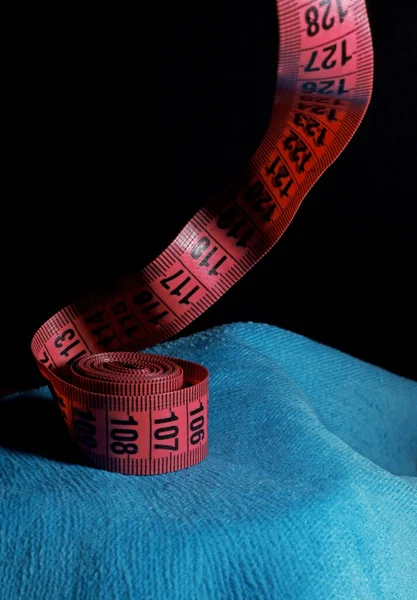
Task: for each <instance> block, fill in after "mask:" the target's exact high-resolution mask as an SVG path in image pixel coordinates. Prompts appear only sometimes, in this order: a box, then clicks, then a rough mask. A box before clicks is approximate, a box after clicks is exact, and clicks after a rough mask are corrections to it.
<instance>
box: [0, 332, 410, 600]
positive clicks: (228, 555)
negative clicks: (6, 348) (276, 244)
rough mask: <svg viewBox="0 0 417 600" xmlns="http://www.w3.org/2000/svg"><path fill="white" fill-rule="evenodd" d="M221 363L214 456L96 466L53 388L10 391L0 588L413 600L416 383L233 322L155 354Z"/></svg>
mask: <svg viewBox="0 0 417 600" xmlns="http://www.w3.org/2000/svg"><path fill="white" fill-rule="evenodd" d="M151 351H152V352H158V353H163V354H167V355H170V356H177V357H181V358H185V359H189V360H193V361H196V362H200V363H201V364H203V365H205V366H206V367H207V368H208V369H209V370H210V376H211V385H210V391H211V397H210V410H209V415H210V426H209V427H210V429H209V434H210V452H209V457H208V458H207V459H206V460H205V461H204V462H202V463H201V464H199V465H197V466H195V467H193V468H191V469H188V470H184V471H180V472H177V473H171V474H168V475H159V476H155V477H127V476H124V475H118V474H113V473H107V472H105V471H99V470H96V469H93V468H91V467H89V466H87V465H85V464H84V463H83V461H82V458H81V455H80V453H79V452H78V450H77V449H76V448H75V447H74V446H73V445H72V444H71V442H70V441H69V439H68V437H67V435H66V432H65V430H64V426H63V424H62V422H61V418H60V416H59V414H58V411H57V408H56V406H55V404H54V402H53V401H52V400H51V397H50V395H49V391H48V390H47V388H42V389H40V390H34V391H32V392H27V393H24V394H20V395H15V396H11V397H8V398H5V399H3V400H2V401H0V445H1V447H0V515H1V520H0V598H1V599H3V598H4V599H7V600H15V599H16V600H26V599H30V600H32V599H33V600H37V599H38V598H39V600H48V599H54V600H61V599H63V600H66V599H67V598H68V599H70V598H71V599H76V600H78V599H80V600H90V599H94V600H95V599H98V598H100V599H105V600H107V599H110V600H111V599H119V598H120V599H135V600H136V599H139V598H140V599H149V600H159V599H160V598H161V599H162V598H164V600H167V599H179V600H188V599H190V600H195V599H206V598H207V599H213V600H218V599H221V600H222V599H226V600H229V599H234V598H238V599H240V598H242V599H281V598H291V599H292V598H299V599H306V600H310V599H311V600H314V599H320V600H322V599H327V598H329V599H330V598H332V599H336V598H340V599H343V600H350V599H352V600H353V599H360V600H362V599H368V598H369V599H375V600H381V599H389V600H392V599H397V598H398V599H405V600H416V598H417V383H416V382H412V381H409V380H406V379H403V378H401V377H398V376H395V375H392V374H390V373H388V372H386V371H383V370H381V369H379V368H377V367H374V366H371V365H368V364H366V363H364V362H361V361H359V360H357V359H354V358H352V357H350V356H347V355H345V354H342V353H340V352H338V351H336V350H333V349H330V348H327V347H325V346H322V345H320V344H317V343H315V342H312V341H310V340H307V339H305V338H303V337H301V336H298V335H295V334H293V333H289V332H286V331H283V330H280V329H277V328H275V327H271V326H268V325H261V324H253V323H247V324H239V323H238V324H234V325H228V326H223V327H219V328H216V329H213V330H210V331H206V332H203V333H200V334H196V335H194V336H191V337H188V338H187V337H186V338H181V339H179V340H176V341H174V342H168V343H166V344H162V345H160V346H158V347H156V348H153V349H152V350H151Z"/></svg>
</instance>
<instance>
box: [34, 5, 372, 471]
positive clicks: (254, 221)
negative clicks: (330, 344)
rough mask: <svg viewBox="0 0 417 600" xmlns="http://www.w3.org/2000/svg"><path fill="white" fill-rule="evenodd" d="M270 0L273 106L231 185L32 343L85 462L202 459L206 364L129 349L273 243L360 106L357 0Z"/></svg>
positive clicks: (365, 61) (137, 466) (114, 467)
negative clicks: (274, 30)
mask: <svg viewBox="0 0 417 600" xmlns="http://www.w3.org/2000/svg"><path fill="white" fill-rule="evenodd" d="M277 8H278V21H279V39H280V45H279V65H278V76H277V90H276V97H275V103H274V107H273V111H272V115H271V120H270V124H269V127H268V129H267V131H266V133H265V136H264V138H263V140H262V142H261V144H260V146H259V148H258V149H257V151H256V152H255V154H254V156H253V157H252V159H251V160H250V162H249V165H248V166H247V169H246V172H245V177H244V180H243V181H242V182H241V186H240V188H239V189H237V190H235V193H233V194H232V195H231V194H230V193H229V192H225V194H224V196H223V197H222V198H221V199H219V198H217V199H216V200H213V201H212V202H211V203H209V204H208V205H207V206H204V207H203V208H202V209H201V210H199V211H198V212H197V213H196V214H195V215H194V217H193V218H192V219H191V220H190V221H189V223H187V224H186V225H185V227H184V229H183V230H182V231H181V232H180V233H179V234H178V236H177V237H176V238H175V240H174V241H173V242H172V243H171V244H170V246H169V247H168V248H167V249H166V250H165V251H164V252H163V253H162V254H161V255H160V256H158V258H156V259H155V260H154V261H153V262H151V263H150V264H149V265H148V266H147V267H145V268H144V269H143V270H141V271H140V272H139V273H138V274H137V275H135V276H132V277H129V278H128V279H126V280H124V281H123V282H122V283H121V284H120V285H119V286H118V287H117V288H115V289H114V290H113V291H112V292H109V291H106V292H102V293H98V294H96V295H94V296H89V297H87V298H85V299H83V300H81V301H79V302H76V303H74V304H72V305H70V306H67V307H66V308H64V309H63V310H61V311H60V312H59V313H57V314H55V315H54V316H53V317H52V318H50V319H49V320H48V321H47V322H46V323H45V324H44V325H43V326H42V327H41V328H40V329H39V330H38V331H37V333H36V334H35V336H34V338H33V340H32V345H31V348H32V352H33V354H34V356H35V358H36V361H37V364H38V366H39V369H40V371H41V373H42V375H44V376H45V377H46V379H47V380H48V382H49V385H50V387H51V389H52V390H53V393H54V395H55V397H56V398H57V400H58V403H59V406H60V409H61V412H62V415H63V417H64V419H65V421H66V423H67V425H68V429H69V432H70V435H71V437H72V438H73V439H74V440H75V442H76V443H77V444H78V445H79V446H80V447H81V448H82V450H83V452H84V453H85V455H86V457H87V459H88V460H89V462H90V463H91V464H92V465H94V466H96V467H98V468H102V469H107V470H110V471H115V472H119V473H124V474H134V475H151V474H156V473H167V472H169V471H175V470H178V469H182V468H185V467H189V466H192V465H194V464H196V463H198V462H200V461H201V460H202V459H204V457H205V456H206V455H207V451H208V430H207V416H208V415H207V408H208V373H207V370H206V369H205V368H204V367H202V366H200V365H197V364H194V363H190V362H187V361H183V360H173V359H167V358H164V357H161V356H156V355H151V354H149V355H148V354H143V353H139V352H138V351H139V350H143V349H145V348H147V347H149V346H151V345H153V344H156V343H158V342H161V341H163V340H165V339H167V338H169V337H170V336H172V335H174V334H176V333H177V332H179V331H180V330H181V329H183V328H184V327H185V326H186V325H188V324H189V323H191V321H193V320H194V319H195V318H197V317H198V316H199V315H200V314H201V313H202V312H203V311H205V310H206V309H207V308H209V307H210V306H211V305H212V304H213V303H214V302H216V301H217V300H218V299H219V298H220V297H221V296H222V295H223V294H224V293H225V292H226V291H227V290H228V289H229V288H230V287H231V286H232V285H233V284H234V283H236V282H237V281H238V280H239V279H240V278H241V277H242V276H243V275H244V274H245V273H246V272H247V271H248V270H249V269H250V268H251V267H252V266H253V265H254V264H255V263H256V262H257V261H258V260H259V259H260V258H261V257H262V256H263V255H264V254H265V253H266V252H267V251H268V250H269V249H270V248H271V247H272V246H273V245H274V244H275V243H276V242H277V241H278V239H279V238H280V237H281V235H282V234H283V232H284V231H285V229H286V228H287V226H288V225H289V223H290V222H291V220H292V218H293V217H294V215H295V213H296V211H297V209H298V207H299V206H300V204H301V202H302V200H303V198H304V197H305V195H306V194H307V192H308V191H309V189H310V188H311V187H312V186H313V184H314V183H315V182H316V181H317V179H318V178H319V177H320V176H321V174H322V173H323V172H324V171H325V170H326V169H327V167H328V166H329V165H330V164H331V163H332V162H333V161H334V160H335V159H336V158H337V157H338V155H339V154H340V153H341V152H342V150H343V148H344V147H345V146H346V145H347V144H348V142H349V140H350V139H351V137H352V136H353V134H354V133H355V131H356V129H357V127H358V126H359V124H360V122H361V120H362V118H363V116H364V114H365V112H366V109H367V107H368V104H369V100H370V96H371V91H372V78H373V51H372V41H371V34H370V29H369V23H368V18H367V13H366V6H365V2H364V0H308V1H304V0H277Z"/></svg>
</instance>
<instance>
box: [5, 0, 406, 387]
mask: <svg viewBox="0 0 417 600" xmlns="http://www.w3.org/2000/svg"><path fill="white" fill-rule="evenodd" d="M199 4H201V6H200V5H199V6H197V7H196V6H193V7H192V8H190V7H188V6H181V8H180V9H178V7H176V6H171V7H170V8H169V9H167V8H166V7H165V6H164V5H155V6H154V8H153V9H152V12H151V10H150V8H149V7H148V6H147V7H146V12H145V9H137V8H135V9H134V10H133V9H129V10H127V9H125V8H123V9H122V8H114V7H112V8H111V11H110V10H109V12H104V9H100V11H99V12H95V13H90V14H86V13H85V12H82V13H78V12H77V11H75V9H74V10H73V12H71V10H70V9H69V8H64V7H60V8H57V9H55V12H53V13H52V12H50V11H48V12H45V13H44V14H42V13H40V12H39V9H38V8H36V9H35V10H34V12H33V14H29V13H28V12H26V13H25V14H21V13H19V14H14V15H11V16H10V23H9V25H10V27H9V30H10V44H9V47H8V56H7V61H6V62H7V64H8V72H7V73H5V74H4V79H5V90H6V100H7V106H8V108H7V110H5V112H4V113H3V120H4V125H5V127H6V128H7V129H8V131H9V133H10V135H9V137H8V138H7V147H6V150H7V157H6V160H5V178H4V180H3V194H2V197H3V201H2V224H1V232H2V237H1V257H2V259H1V260H2V280H1V281H2V292H1V298H2V333H1V336H2V339H1V353H2V357H1V358H2V363H1V364H2V367H1V379H0V387H2V388H3V389H4V390H5V389H14V388H25V387H26V388H27V387H31V386H35V385H38V384H40V383H41V379H40V377H39V376H38V374H37V371H36V368H35V366H34V362H33V359H32V357H31V355H30V351H29V344H30V339H31V337H32V335H33V333H34V332H35V330H36V328H37V327H38V326H40V325H41V324H42V322H43V321H44V320H45V319H47V318H48V317H49V316H50V315H51V314H52V313H54V312H55V311H56V310H58V309H59V308H61V307H62V306H63V305H64V304H67V303H69V302H71V301H73V300H75V299H77V298H78V297H79V296H80V295H82V294H84V293H85V292H86V291H88V290H90V289H94V288H97V287H98V286H99V285H101V284H102V283H107V282H108V281H110V280H113V279H115V278H117V277H120V276H121V275H123V274H125V273H129V272H133V271H135V270H136V269H138V268H139V267H141V266H144V265H145V264H146V263H147V262H149V261H150V260H151V259H152V258H154V257H155V256H156V255H157V254H158V253H159V252H160V251H162V250H163V249H164V248H165V247H166V245H167V244H168V243H169V242H170V241H171V239H172V238H173V237H174V236H175V235H176V233H177V232H178V231H179V229H180V228H181V227H182V226H183V225H184V223H185V222H186V220H187V219H188V218H189V217H190V216H191V215H192V214H193V213H194V212H195V211H196V210H197V209H198V208H199V207H200V206H201V205H202V204H203V203H204V202H205V200H206V199H207V198H208V197H209V196H210V194H211V193H213V192H215V191H218V190H219V189H221V187H222V186H223V185H225V184H226V183H227V181H228V180H229V179H230V178H231V177H233V176H234V175H235V174H236V173H238V172H239V171H240V169H242V167H243V166H244V165H245V163H246V162H247V160H248V159H249V157H250V155H251V154H252V152H253V151H254V150H255V148H256V146H257V145H258V143H259V141H260V139H261V137H262V135H263V133H264V131H265V128H266V126H267V124H268V119H269V115H270V110H271V106H272V100H273V93H274V86H275V70H276V60H277V51H276V47H277V43H278V37H277V31H276V14H275V4H274V2H273V0H263V1H262V2H258V3H252V4H253V6H247V7H245V6H244V5H243V3H241V2H238V1H237V0H228V2H224V1H223V0H215V1H213V2H211V3H208V4H209V5H208V6H207V5H205V4H204V3H199ZM409 4H410V6H411V2H410V3H409ZM368 9H369V15H370V20H371V27H372V31H373V40H374V48H375V62H376V72H375V86H374V94H373V99H372V103H371V106H370V109H369V111H368V113H367V115H366V117H365V120H364V122H363V124H362V126H361V127H360V129H359V131H358V133H357V134H356V135H355V137H354V139H353V141H352V142H351V144H350V145H349V147H348V148H347V150H346V151H345V152H344V153H343V155H342V156H341V157H340V158H339V159H338V161H337V162H336V163H335V164H334V165H333V166H332V167H331V168H330V169H329V171H328V172H327V173H326V174H325V175H324V176H323V177H322V178H321V180H320V181H319V182H318V183H317V185H316V186H315V187H314V189H313V190H312V191H311V192H310V194H309V195H308V197H307V198H306V200H305V201H304V203H303V205H302V207H301V209H300V210H299V212H298V214H297V216H296V218H295V220H294V222H293V224H292V225H291V226H290V228H289V229H288V231H287V232H286V234H285V235H284V237H283V238H282V239H281V240H280V242H279V243H278V244H277V246H276V247H275V248H274V249H273V250H272V251H271V252H270V254H269V255H268V256H267V257H265V258H264V259H263V260H262V261H261V263H260V264H258V265H257V266H256V267H255V268H254V269H253V270H252V271H251V272H250V273H249V274H248V275H247V276H246V277H245V278H244V279H243V280H242V281H240V282H239V283H238V284H237V285H236V286H235V287H234V288H233V289H232V290H231V291H230V292H229V293H228V294H227V295H226V296H225V297H224V298H223V299H222V300H221V301H219V302H218V303H217V305H215V306H214V307H212V308H211V309H210V310H209V311H208V312H207V313H206V314H204V315H203V316H202V317H200V318H199V319H198V320H197V321H196V322H195V323H194V324H193V325H191V326H190V327H189V328H188V329H187V330H186V332H184V333H191V332H193V331H198V330H201V329H205V328H207V327H210V326H213V325H218V324H221V323H225V322H232V321H239V320H245V321H246V320H251V321H263V322H267V323H271V324H275V325H278V326H280V327H283V328H286V329H290V330H292V331H295V332H298V333H301V334H303V335H306V336H308V337H311V338H313V339H315V340H318V341H320V342H322V343H325V344H328V345H331V346H333V347H336V348H338V349H340V350H343V351H345V352H348V353H350V354H353V355H355V356H357V357H359V358H362V359H364V360H367V361H369V362H372V363H374V364H378V365H381V366H383V367H385V368H387V369H389V370H391V371H394V372H396V373H399V374H401V375H404V376H408V377H412V378H417V366H416V351H415V343H416V339H417V337H416V333H417V328H416V311H415V307H416V305H417V302H416V292H415V272H416V269H415V259H416V245H415V237H416V209H415V195H416V194H415V190H414V189H413V183H414V176H415V170H416V111H415V103H416V88H415V73H416V63H417V61H416V44H415V22H416V21H415V18H414V17H413V15H411V13H410V9H407V10H406V9H405V8H404V4H401V6H400V5H398V6H396V5H394V3H392V2H388V1H381V0H369V1H368Z"/></svg>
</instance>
